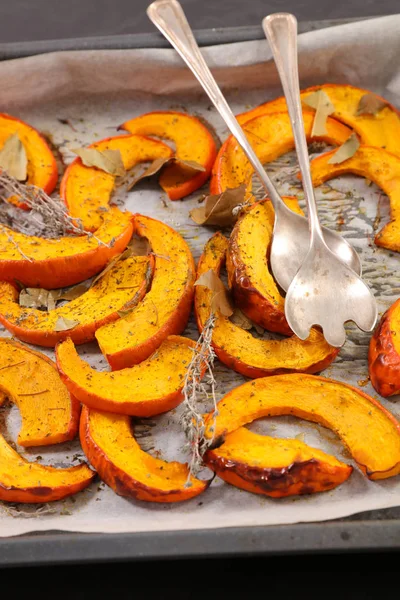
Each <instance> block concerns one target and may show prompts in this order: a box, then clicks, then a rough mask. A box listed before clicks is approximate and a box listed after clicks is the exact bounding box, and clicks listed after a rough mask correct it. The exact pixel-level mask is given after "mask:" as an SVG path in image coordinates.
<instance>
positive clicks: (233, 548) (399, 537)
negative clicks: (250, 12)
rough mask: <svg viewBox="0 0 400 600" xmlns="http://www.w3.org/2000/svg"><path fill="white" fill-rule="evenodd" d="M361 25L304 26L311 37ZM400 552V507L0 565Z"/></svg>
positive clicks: (3, 553) (22, 45) (2, 544)
mask: <svg viewBox="0 0 400 600" xmlns="http://www.w3.org/2000/svg"><path fill="white" fill-rule="evenodd" d="M356 20H360V19H341V20H324V21H312V22H302V23H300V24H299V31H300V32H306V31H311V30H315V29H321V28H323V27H328V26H332V25H338V24H343V23H349V22H351V21H356ZM195 35H196V38H197V41H198V42H199V44H200V45H201V46H208V45H218V44H226V43H231V42H240V41H250V40H257V39H263V37H264V34H263V32H262V29H261V27H234V28H221V29H206V30H199V31H197V32H195ZM161 47H168V43H167V42H166V40H165V39H164V38H163V37H162V36H161V35H159V34H157V33H154V34H129V35H120V36H107V37H91V38H76V39H64V40H47V41H38V42H16V43H7V44H1V43H0V60H9V59H13V58H20V57H23V56H32V55H35V54H42V53H46V52H55V51H66V50H100V49H108V50H112V49H127V48H130V49H131V48H161ZM379 550H385V551H388V550H392V551H396V550H400V507H396V508H391V509H386V510H375V511H369V512H365V513H359V514H357V515H353V516H351V517H347V518H343V519H337V520H334V521H329V522H318V523H301V524H296V525H272V526H271V525H270V526H253V527H229V528H223V529H218V530H209V529H207V530H206V529H204V530H189V531H169V532H144V533H143V532H142V533H118V534H101V533H92V534H91V533H66V532H61V531H48V532H45V533H42V532H41V533H30V534H25V535H21V536H15V537H9V538H0V567H12V566H14V567H15V566H40V565H50V564H78V563H79V564H84V563H86V564H87V563H93V562H110V561H114V562H116V561H128V560H129V561H131V560H150V559H153V560H157V559H165V558H168V559H171V558H176V559H178V558H206V557H207V558H211V557H233V556H246V555H256V554H257V555H279V554H304V553H310V554H312V553H317V552H318V553H321V552H325V553H332V552H359V551H375V552H376V551H379Z"/></svg>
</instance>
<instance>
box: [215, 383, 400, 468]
mask: <svg viewBox="0 0 400 600" xmlns="http://www.w3.org/2000/svg"><path fill="white" fill-rule="evenodd" d="M279 415H293V416H295V417H299V418H301V419H306V420H307V421H313V422H314V423H319V424H321V425H324V426H325V427H328V428H329V429H332V431H334V432H335V433H336V434H337V435H338V436H339V437H340V439H341V440H342V442H343V443H344V444H345V445H346V446H347V448H348V449H349V451H350V453H351V454H352V456H353V458H354V460H355V461H356V462H357V464H358V466H359V468H360V469H361V470H362V471H363V473H365V474H366V475H367V476H368V477H369V478H370V479H385V478H387V477H393V476H394V475H397V474H398V473H400V424H399V422H398V421H397V420H396V419H395V418H394V416H393V415H392V414H391V413H390V412H389V411H387V410H386V409H385V408H383V406H382V405H381V404H380V403H379V402H378V401H377V400H374V399H373V398H371V397H370V396H367V394H364V393H363V392H361V391H360V390H358V389H356V388H354V387H352V386H350V385H347V384H345V383H342V382H340V381H333V380H332V379H325V378H323V377H316V376H312V375H305V374H298V373H295V374H291V375H277V376H275V377H267V378H263V379H258V380H256V381H250V382H248V383H245V384H243V385H241V386H239V387H237V388H235V389H234V390H232V391H231V392H229V393H228V394H226V395H225V396H224V397H223V398H222V399H221V400H220V401H219V403H218V415H217V416H216V418H215V419H211V415H210V421H211V422H210V424H209V426H208V431H207V432H206V434H207V435H208V436H211V435H214V436H215V437H216V438H218V437H219V436H221V437H223V436H225V435H227V434H229V433H230V432H232V431H235V430H236V429H238V428H239V427H242V426H243V425H246V423H250V422H252V421H254V420H255V419H259V418H261V417H272V416H279ZM211 423H212V425H213V434H211V432H210V429H209V428H210V427H211Z"/></svg>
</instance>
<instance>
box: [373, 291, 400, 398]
mask: <svg viewBox="0 0 400 600" xmlns="http://www.w3.org/2000/svg"><path fill="white" fill-rule="evenodd" d="M399 332H400V299H399V300H396V302H395V303H394V304H392V306H391V307H390V308H389V309H388V310H387V311H386V312H385V314H384V315H383V316H382V319H381V321H380V323H379V325H378V327H377V328H376V329H375V331H374V334H373V336H372V338H371V341H370V344H369V354H368V366H369V376H370V379H371V383H372V385H373V386H374V388H375V389H376V391H377V392H378V394H380V395H381V396H384V397H385V398H386V397H388V396H393V395H395V394H398V393H399V392H400V340H399Z"/></svg>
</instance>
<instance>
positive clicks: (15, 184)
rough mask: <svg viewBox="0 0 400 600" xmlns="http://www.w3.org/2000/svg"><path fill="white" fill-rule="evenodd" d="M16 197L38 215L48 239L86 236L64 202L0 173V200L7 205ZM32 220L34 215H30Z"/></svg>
mask: <svg viewBox="0 0 400 600" xmlns="http://www.w3.org/2000/svg"><path fill="white" fill-rule="evenodd" d="M11 197H17V198H18V200H19V201H21V202H23V203H24V204H26V205H27V206H28V207H29V208H30V209H32V210H33V211H34V212H36V213H38V214H39V215H40V217H41V219H42V221H43V225H44V226H45V228H46V230H48V232H49V237H50V235H51V237H61V236H63V235H83V234H87V232H86V231H85V230H84V228H83V225H82V223H81V222H80V220H79V219H75V218H73V217H71V215H70V214H69V213H68V211H67V208H66V206H65V204H64V202H63V201H62V200H61V198H59V197H55V198H52V197H51V196H49V195H48V194H46V192H45V191H44V190H42V189H41V188H39V187H36V186H35V185H31V184H27V183H21V182H20V181H18V180H17V179H15V178H14V177H11V176H10V175H9V174H8V173H7V172H6V171H4V170H2V171H1V172H0V199H1V200H3V201H4V202H7V203H9V202H10V198H11ZM32 218H34V215H32Z"/></svg>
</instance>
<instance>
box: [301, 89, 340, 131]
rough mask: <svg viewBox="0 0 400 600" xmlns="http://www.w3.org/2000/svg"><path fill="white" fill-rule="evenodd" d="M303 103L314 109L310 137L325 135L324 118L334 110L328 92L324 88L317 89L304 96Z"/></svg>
mask: <svg viewBox="0 0 400 600" xmlns="http://www.w3.org/2000/svg"><path fill="white" fill-rule="evenodd" d="M303 103H304V104H306V106H310V107H311V108H314V109H315V116H314V121H313V126H312V131H311V137H316V136H322V135H326V133H327V131H326V119H327V117H329V115H331V114H332V113H334V112H335V106H334V105H333V104H332V102H331V100H330V98H329V96H328V94H327V93H326V92H325V91H324V90H317V91H316V92H313V93H312V94H310V95H309V96H307V97H306V98H304V100H303Z"/></svg>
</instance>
